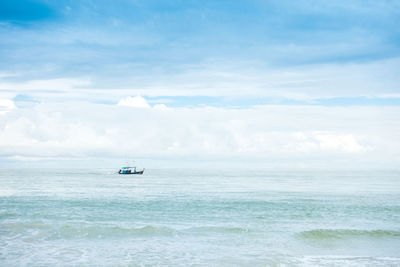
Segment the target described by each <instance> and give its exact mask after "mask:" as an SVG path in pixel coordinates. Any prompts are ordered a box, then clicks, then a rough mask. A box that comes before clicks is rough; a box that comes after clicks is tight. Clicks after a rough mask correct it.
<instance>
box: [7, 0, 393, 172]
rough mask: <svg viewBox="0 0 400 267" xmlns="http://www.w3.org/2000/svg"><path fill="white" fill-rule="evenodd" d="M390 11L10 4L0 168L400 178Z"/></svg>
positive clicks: (42, 0)
mask: <svg viewBox="0 0 400 267" xmlns="http://www.w3.org/2000/svg"><path fill="white" fill-rule="evenodd" d="M399 115H400V2H399V1H397V0H382V1H369V0H347V1H344V0H338V1H327V0H319V1H316V0H298V1H289V0H280V1H273V0H264V1H258V0H244V1H225V0H220V1H207V0H203V1H195V0H185V1H183V0H182V1H178V0H171V1H160V0H158V1H156V0H146V1H143V0H115V1H106V0H97V1H91V0H87V1H68V0H57V1H55V0H17V1H16V0H2V1H0V167H15V166H29V167H30V166H39V167H47V166H56V167H66V166H102V167H107V166H110V167H114V166H116V165H118V164H120V163H121V162H123V161H124V160H125V159H126V158H134V159H135V160H136V162H137V163H138V165H145V166H146V167H150V168H152V167H153V168H157V167H170V166H171V167H185V166H194V167H196V166H198V167H214V166H224V167H261V168H263V167H266V168H279V167H284V168H295V167H299V168H330V167H332V168H352V167H359V168H372V167H374V168H396V167H398V166H400V116H399Z"/></svg>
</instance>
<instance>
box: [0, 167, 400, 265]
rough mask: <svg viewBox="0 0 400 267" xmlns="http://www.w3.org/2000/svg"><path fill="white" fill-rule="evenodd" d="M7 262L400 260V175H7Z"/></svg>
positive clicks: (0, 201) (2, 252) (1, 248)
mask: <svg viewBox="0 0 400 267" xmlns="http://www.w3.org/2000/svg"><path fill="white" fill-rule="evenodd" d="M0 265H1V266H20V265H26V266H43V265H47V266H53V265H89V266H90V265H122V266H124V265H132V266H141V265H149V266H153V265H163V266H165V265H166V266H187V265H197V266H313V265H318V266H387V265H392V266H400V172H396V171H372V172H371V171H369V172H366V171H365V172H361V171H296V172H295V171H233V170H208V171H202V170H183V169H182V170H178V169H175V170H146V172H145V174H144V175H142V176H125V175H118V174H115V172H114V170H95V171H92V170H71V169H69V170H56V169H46V170H44V169H33V170H18V171H17V170H0Z"/></svg>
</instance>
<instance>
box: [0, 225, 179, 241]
mask: <svg viewBox="0 0 400 267" xmlns="http://www.w3.org/2000/svg"><path fill="white" fill-rule="evenodd" d="M3 230H4V231H5V232H8V233H9V234H10V235H15V234H21V233H23V234H24V235H25V236H27V237H29V236H31V237H32V236H37V237H40V238H49V239H58V238H106V237H107V238H114V237H115V238H118V237H126V236H132V237H134V236H154V235H158V236H159V235H174V234H175V233H176V230H174V229H171V228H168V227H157V226H149V225H148V226H143V227H138V228H125V227H119V226H107V225H100V226H94V225H93V226H91V225H89V226H87V225H83V226H81V225H76V224H72V225H60V226H56V225H49V224H44V223H26V222H25V223H24V222H18V223H8V224H4V225H3Z"/></svg>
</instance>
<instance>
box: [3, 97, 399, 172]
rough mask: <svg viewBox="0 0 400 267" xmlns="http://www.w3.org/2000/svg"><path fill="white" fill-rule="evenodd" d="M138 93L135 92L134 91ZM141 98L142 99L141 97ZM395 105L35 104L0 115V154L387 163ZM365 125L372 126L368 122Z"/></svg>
mask: <svg viewBox="0 0 400 267" xmlns="http://www.w3.org/2000/svg"><path fill="white" fill-rule="evenodd" d="M136 99H140V98H136ZM142 104H143V103H142ZM399 111H400V110H399V108H397V107H391V108H385V109H381V108H378V107H341V108H333V107H331V108H327V107H318V106H316V107H304V106H260V107H255V108H247V109H226V108H214V107H199V108H166V107H163V106H157V108H156V107H154V108H148V107H147V108H127V107H126V106H120V105H103V104H93V103H88V102H74V103H57V104H52V103H35V104H34V106H29V107H28V108H14V109H12V110H10V111H9V112H8V113H6V114H5V115H3V116H2V117H0V157H1V158H13V157H14V158H15V156H19V157H31V158H35V159H36V158H48V157H53V158H64V157H73V158H78V159H85V158H88V157H100V158H101V157H107V158H123V157H124V156H125V155H126V153H131V152H132V151H134V153H135V157H136V158H153V159H157V158H163V159H174V158H184V159H192V160H195V159H198V160H207V159H208V160H211V159H212V160H216V161H218V160H229V159H232V160H233V159H242V160H243V162H244V164H245V163H246V162H252V161H257V162H263V161H266V162H269V161H276V160H282V161H284V162H286V163H288V162H298V161H299V160H300V161H305V162H306V163H307V164H309V165H313V164H314V162H315V161H316V160H324V161H329V162H330V161H334V160H338V159H341V160H346V161H347V164H350V165H351V162H353V161H357V162H364V164H366V163H365V162H374V161H375V163H374V164H377V165H379V164H381V163H382V162H389V163H390V164H392V165H396V164H397V163H399V162H397V161H398V159H399V158H400V157H399V156H400V155H399V152H398V151H400V142H399V141H398V140H399V138H398V136H396V133H397V132H399V130H400V129H399V128H398V126H397V125H398V116H397V114H398V113H399ZM371 126H373V127H371Z"/></svg>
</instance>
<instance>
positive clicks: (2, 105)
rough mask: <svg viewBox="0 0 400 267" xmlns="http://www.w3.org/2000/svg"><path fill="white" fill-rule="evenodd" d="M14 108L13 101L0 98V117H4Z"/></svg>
mask: <svg viewBox="0 0 400 267" xmlns="http://www.w3.org/2000/svg"><path fill="white" fill-rule="evenodd" d="M14 108H15V104H14V101H12V100H10V99H1V98H0V115H4V114H6V113H7V112H9V111H11V110H12V109H14Z"/></svg>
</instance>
